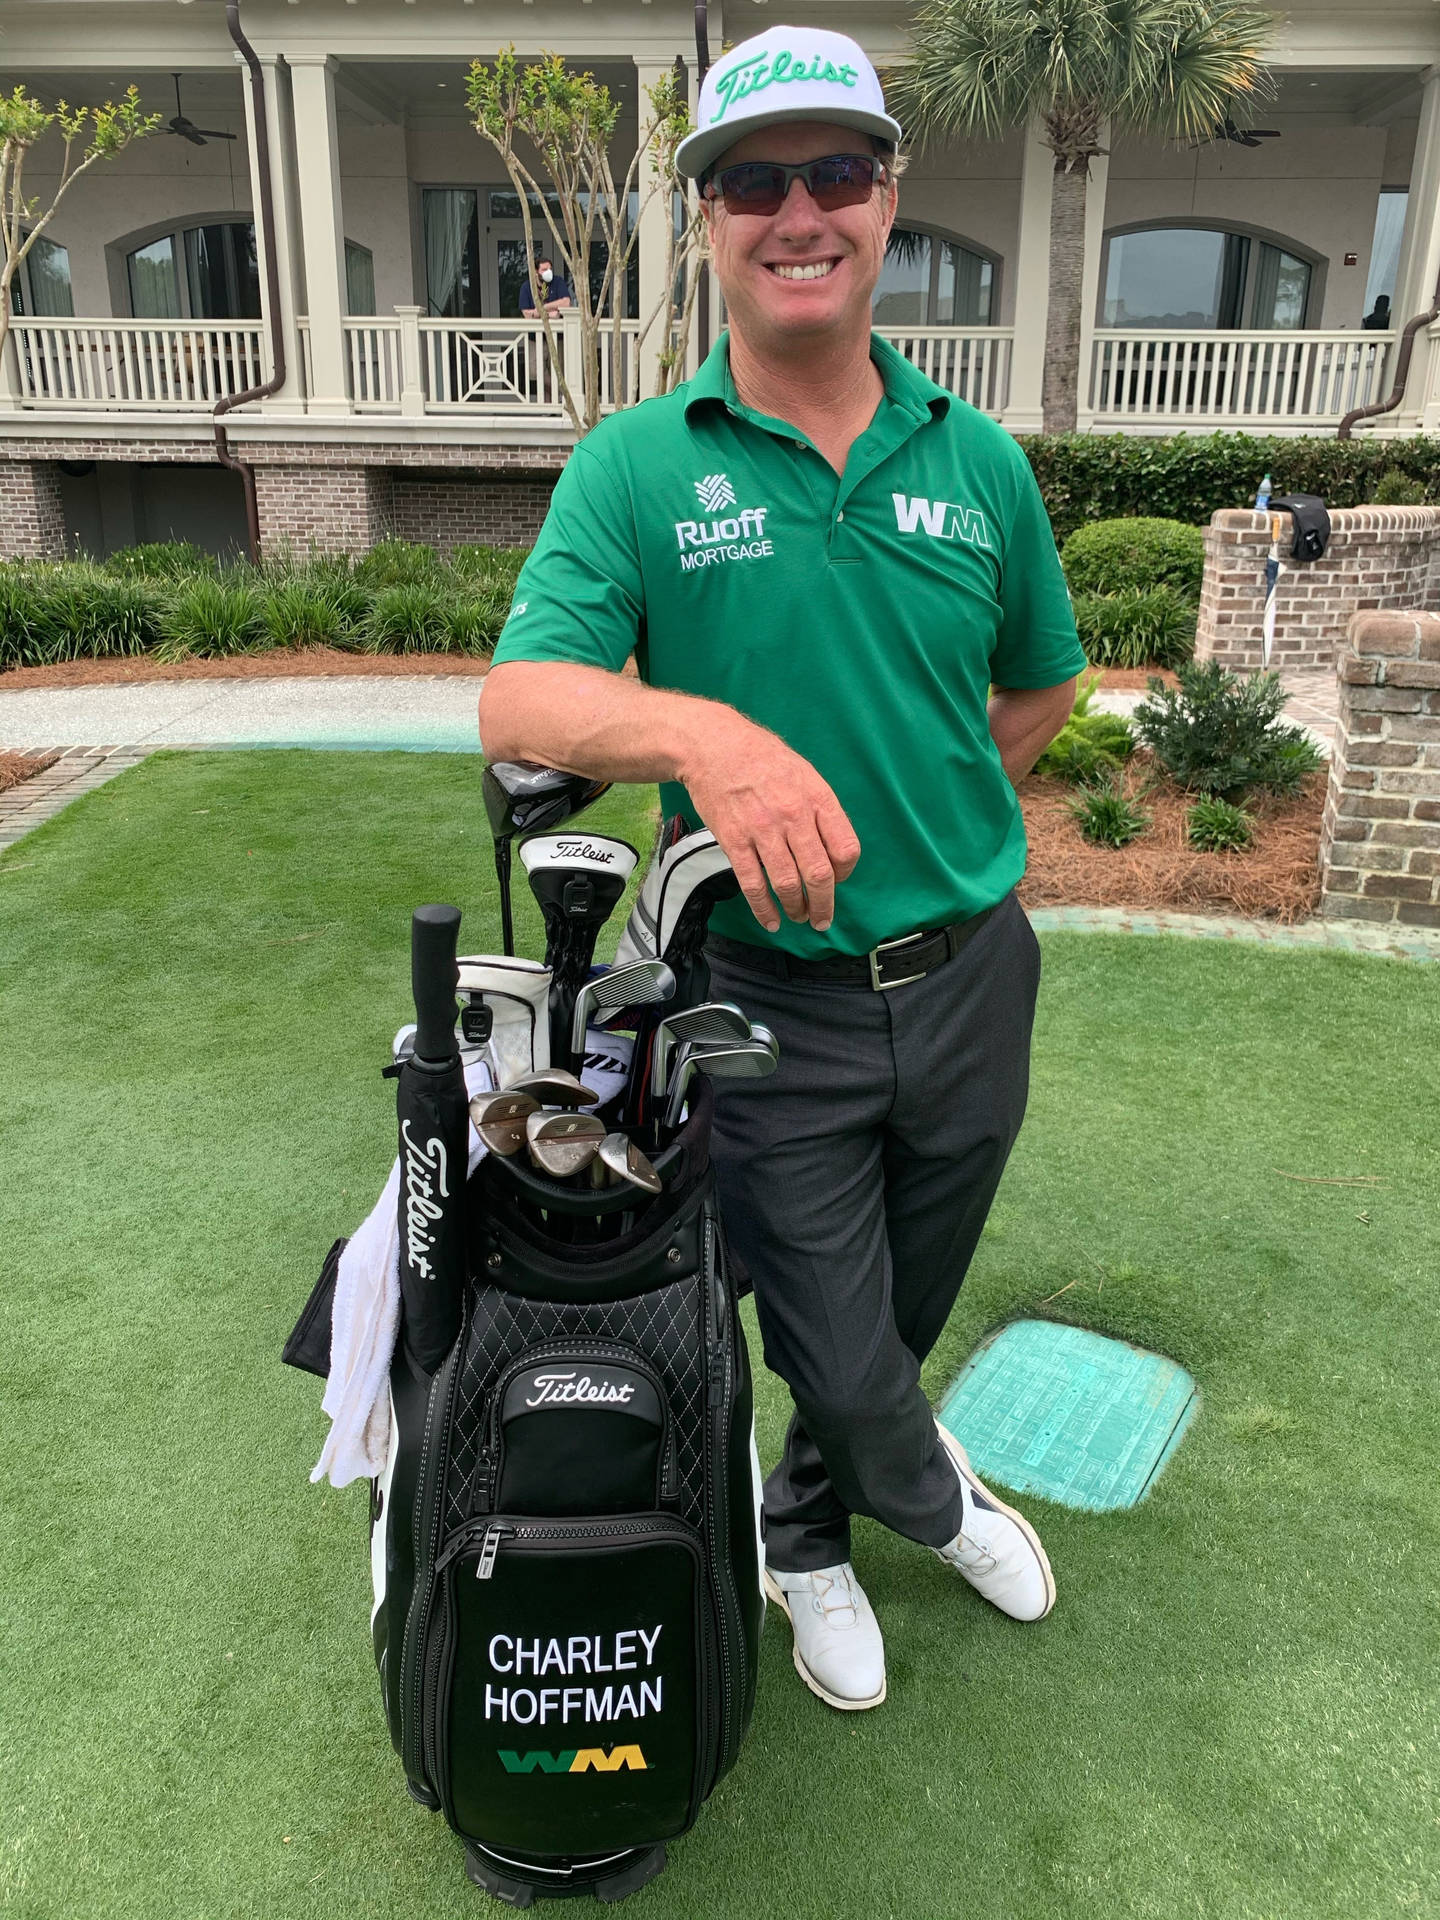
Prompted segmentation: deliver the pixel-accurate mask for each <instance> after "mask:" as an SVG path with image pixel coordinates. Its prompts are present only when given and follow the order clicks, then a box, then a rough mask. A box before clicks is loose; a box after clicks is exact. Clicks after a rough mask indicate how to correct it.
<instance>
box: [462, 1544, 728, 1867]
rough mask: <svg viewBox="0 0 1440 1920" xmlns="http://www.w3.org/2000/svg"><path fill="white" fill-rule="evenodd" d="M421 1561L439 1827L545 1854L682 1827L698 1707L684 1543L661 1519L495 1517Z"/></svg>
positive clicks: (693, 1785) (693, 1789)
mask: <svg viewBox="0 0 1440 1920" xmlns="http://www.w3.org/2000/svg"><path fill="white" fill-rule="evenodd" d="M437 1564H438V1566H439V1568H440V1569H442V1570H443V1572H442V1578H443V1584H442V1595H443V1599H442V1619H441V1621H440V1622H439V1623H438V1631H439V1633H440V1635H441V1639H442V1646H441V1650H440V1657H439V1660H438V1662H437V1683H436V1695H435V1702H434V1719H433V1725H434V1731H435V1739H434V1764H435V1775H434V1778H435V1784H436V1785H437V1787H438V1788H439V1791H440V1794H441V1798H442V1801H443V1803H444V1807H445V1813H446V1817H447V1819H448V1820H449V1821H450V1824H451V1825H452V1826H453V1827H454V1828H455V1829H456V1831H457V1832H458V1833H461V1834H463V1835H464V1836H465V1837H466V1838H467V1839H471V1840H476V1841H479V1842H481V1843H482V1844H484V1845H486V1846H490V1847H498V1848H511V1849H514V1850H516V1851H518V1852H522V1853H531V1854H562V1855H574V1854H586V1853H602V1852H604V1853H609V1852H615V1851H618V1850H619V1849H620V1848H622V1847H635V1846H649V1845H654V1844H655V1843H657V1842H659V1841H662V1840H666V1839H670V1838H673V1837H674V1836H675V1835H676V1834H679V1833H683V1832H684V1830H685V1829H686V1827H688V1826H689V1825H690V1823H691V1821H692V1820H693V1818H694V1815H695V1810H696V1808H697V1806H698V1804H699V1798H700V1794H701V1791H702V1788H703V1784H704V1778H705V1776H706V1775H707V1774H708V1771H709V1758H710V1756H709V1746H710V1744H711V1741H710V1732H711V1727H710V1722H711V1720H712V1718H713V1713H712V1712H711V1710H710V1708H709V1704H708V1703H709V1701H710V1700H711V1699H713V1697H714V1689H713V1682H712V1680H711V1678H710V1676H709V1666H710V1662H711V1654H710V1651H709V1649H708V1647H707V1645H706V1643H705V1634H704V1629H703V1625H702V1616H703V1613H704V1606H703V1601H702V1597H701V1548H700V1542H699V1539H698V1538H697V1536H696V1535H695V1534H694V1532H693V1531H692V1530H691V1529H690V1528H689V1527H686V1526H684V1525H683V1524H682V1523H681V1522H680V1521H677V1520H675V1519H673V1518H672V1517H670V1516H669V1515H666V1514H637V1515H634V1516H631V1517H629V1518H627V1519H624V1520H582V1519H559V1520H552V1521H541V1520H533V1519H530V1518H528V1517H525V1518H521V1517H509V1516H497V1517H496V1518H495V1519H492V1520H488V1521H483V1522H474V1523H472V1524H471V1525H470V1526H468V1527H466V1528H463V1529H461V1531H460V1532H459V1533H458V1534H456V1535H455V1536H453V1537H452V1539H451V1540H450V1541H449V1542H448V1543H447V1545H446V1547H445V1549H444V1551H443V1552H442V1553H441V1555H440V1560H439V1562H438V1563H437Z"/></svg>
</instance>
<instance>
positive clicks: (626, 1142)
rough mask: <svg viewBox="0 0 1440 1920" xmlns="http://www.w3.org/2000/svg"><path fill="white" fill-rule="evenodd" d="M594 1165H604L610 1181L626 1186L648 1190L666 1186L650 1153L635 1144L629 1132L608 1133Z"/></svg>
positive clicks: (657, 1190)
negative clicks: (651, 1162)
mask: <svg viewBox="0 0 1440 1920" xmlns="http://www.w3.org/2000/svg"><path fill="white" fill-rule="evenodd" d="M595 1165H596V1166H597V1167H604V1168H605V1170H606V1172H607V1173H608V1174H609V1176H610V1178H609V1180H608V1181H607V1182H606V1184H607V1185H614V1184H616V1183H617V1182H623V1183H624V1184H625V1185H627V1186H632V1187H639V1188H641V1189H642V1190H643V1191H644V1192H645V1193H663V1192H664V1190H665V1183H664V1181H663V1180H662V1179H661V1178H660V1176H659V1174H658V1173H657V1172H656V1171H655V1169H654V1167H653V1166H652V1165H651V1164H650V1158H649V1155H648V1154H646V1153H644V1152H642V1151H641V1149H640V1148H639V1147H637V1146H636V1144H635V1142H634V1141H633V1140H632V1139H631V1138H630V1136H629V1134H628V1133H607V1134H606V1136H605V1138H604V1139H603V1140H602V1141H601V1142H600V1151H599V1153H598V1154H597V1155H596V1157H595Z"/></svg>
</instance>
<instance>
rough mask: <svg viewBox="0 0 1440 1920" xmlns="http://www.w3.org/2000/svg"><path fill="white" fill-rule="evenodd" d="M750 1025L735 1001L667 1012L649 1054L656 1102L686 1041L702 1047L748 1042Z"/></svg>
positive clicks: (721, 1001)
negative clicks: (737, 1041)
mask: <svg viewBox="0 0 1440 1920" xmlns="http://www.w3.org/2000/svg"><path fill="white" fill-rule="evenodd" d="M751 1031H752V1029H751V1026H750V1022H749V1021H748V1020H747V1019H746V1018H745V1015H744V1014H743V1013H742V1012H741V1011H740V1009H739V1007H737V1006H736V1005H735V1002H734V1001H733V1000H702V1001H701V1003H700V1005H699V1006H698V1007H681V1008H679V1009H677V1011H676V1012H674V1013H667V1014H666V1015H665V1017H664V1019H663V1020H661V1021H660V1022H659V1024H658V1025H657V1026H656V1028H655V1039H654V1041H653V1043H652V1048H651V1055H650V1091H651V1093H652V1094H654V1095H655V1097H656V1098H657V1099H659V1098H660V1097H661V1095H663V1094H664V1093H665V1091H666V1089H667V1088H668V1086H669V1084H670V1063H671V1060H672V1057H673V1055H674V1053H675V1050H676V1048H677V1047H679V1046H681V1045H683V1044H684V1042H685V1041H687V1040H693V1041H698V1042H700V1043H701V1044H702V1045H704V1044H706V1043H710V1042H715V1041H727V1042H728V1041H731V1040H748V1039H749V1037H750V1034H751Z"/></svg>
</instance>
